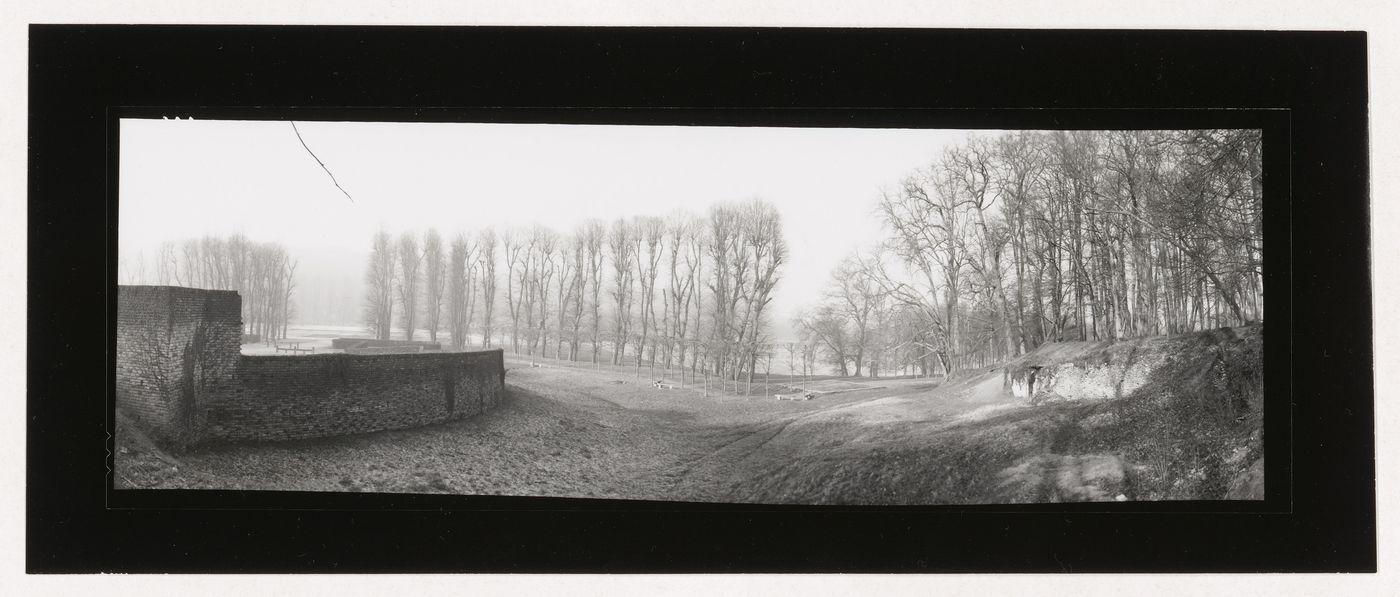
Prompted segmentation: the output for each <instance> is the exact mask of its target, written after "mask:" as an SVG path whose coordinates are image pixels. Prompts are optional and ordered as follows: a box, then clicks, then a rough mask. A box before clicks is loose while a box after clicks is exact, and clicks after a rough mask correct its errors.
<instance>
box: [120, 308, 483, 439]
mask: <svg viewBox="0 0 1400 597" xmlns="http://www.w3.org/2000/svg"><path fill="white" fill-rule="evenodd" d="M117 297H118V298H117V372H116V394H117V405H118V406H119V407H120V408H122V409H123V410H124V411H125V412H127V413H128V414H130V415H131V416H132V417H133V418H135V419H137V420H138V421H140V422H141V423H143V424H144V425H145V426H147V427H149V428H150V429H151V431H152V433H153V434H154V435H156V436H157V437H161V438H162V439H167V440H174V441H176V442H178V443H181V444H188V443H195V442H200V441H205V440H249V439H253V440H257V439H296V438H307V437H321V436H327V435H339V434H345V433H359V432H366V431H377V430H382V429H396V428H402V427H411V426H416V425H423V424H427V423H433V422H438V421H446V420H452V419H457V418H461V417H465V416H470V415H473V414H477V413H480V412H482V411H484V410H486V409H488V408H491V407H492V406H494V405H495V404H496V403H497V402H498V401H499V400H500V395H501V392H502V390H503V389H504V384H505V366H504V361H503V354H502V352H501V351H500V350H492V351H481V352H466V353H463V352H453V353H442V352H437V353H423V354H386V355H349V354H326V355H306V356H257V357H254V356H244V355H241V354H239V341H240V339H241V332H242V321H241V319H240V317H241V316H240V312H241V302H242V301H241V299H240V297H239V296H238V293H236V292H233V291H221V290H198V289H193V288H180V287H172V286H120V287H118V292H117Z"/></svg>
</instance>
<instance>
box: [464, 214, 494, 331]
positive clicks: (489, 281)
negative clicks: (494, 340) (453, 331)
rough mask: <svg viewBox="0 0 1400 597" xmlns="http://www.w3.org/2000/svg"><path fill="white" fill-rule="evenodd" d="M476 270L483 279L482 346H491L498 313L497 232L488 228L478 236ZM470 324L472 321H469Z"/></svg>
mask: <svg viewBox="0 0 1400 597" xmlns="http://www.w3.org/2000/svg"><path fill="white" fill-rule="evenodd" d="M476 247H477V250H476V253H477V260H476V264H477V265H476V270H477V272H478V275H479V277H480V278H481V345H482V346H483V347H489V346H491V345H492V344H491V332H492V331H493V330H494V329H495V328H494V323H495V321H494V317H495V311H496V231H495V230H494V229H492V228H486V229H485V230H482V231H481V234H479V235H478V236H477V241H476ZM468 322H469V323H470V319H468Z"/></svg>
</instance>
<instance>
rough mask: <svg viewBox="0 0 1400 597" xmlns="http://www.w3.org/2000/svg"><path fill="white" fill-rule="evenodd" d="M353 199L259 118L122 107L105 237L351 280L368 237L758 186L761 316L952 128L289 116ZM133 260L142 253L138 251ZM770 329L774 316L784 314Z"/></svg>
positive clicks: (657, 203) (717, 195)
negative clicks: (775, 263) (769, 212)
mask: <svg viewBox="0 0 1400 597" xmlns="http://www.w3.org/2000/svg"><path fill="white" fill-rule="evenodd" d="M297 127H298V128H299V129H300V131H301V134H302V137H303V138H304V139H305V141H306V143H307V145H309V146H310V147H311V149H312V151H314V152H316V155H317V156H319V157H320V158H321V160H322V161H324V162H325V164H326V166H327V167H328V168H329V169H330V171H331V172H332V173H334V174H335V177H336V180H338V181H339V182H340V184H341V186H343V187H344V188H345V189H346V191H348V192H349V193H350V195H352V196H353V197H354V203H351V202H350V200H348V199H346V197H345V196H344V195H342V194H341V193H340V191H339V190H337V189H336V188H335V186H334V185H333V184H332V183H331V180H330V178H329V177H328V176H327V175H326V173H325V172H324V171H322V170H321V168H320V167H319V166H318V165H317V164H316V162H315V160H313V159H312V157H311V156H310V155H308V154H307V153H306V150H305V149H303V148H302V146H301V144H300V143H299V142H298V141H297V138H296V135H295V134H294V132H293V130H292V128H291V125H290V124H288V123H287V122H281V121H278V122H271V121H189V120H185V121H175V120H149V119H148V120H132V119H125V120H123V121H122V123H121V164H120V168H121V170H120V216H119V222H120V229H119V230H120V232H119V235H120V245H119V246H120V251H121V253H122V255H124V256H130V255H133V254H134V252H135V251H139V250H145V251H147V255H148V257H147V259H148V260H149V259H150V256H151V255H153V253H154V247H155V246H157V245H158V244H159V243H160V242H161V241H164V240H178V239H183V238H188V237H192V236H201V235H204V234H216V235H225V234H228V233H231V232H234V231H242V232H243V233H244V234H246V235H247V236H248V237H250V238H252V239H254V240H259V241H279V242H282V243H283V244H285V245H286V246H287V247H288V249H289V250H290V251H291V252H292V254H293V255H295V256H296V257H297V258H299V259H300V260H301V263H302V265H301V267H302V271H303V272H307V271H321V272H335V273H336V275H343V276H345V277H349V278H353V279H355V280H358V276H359V275H360V272H361V271H362V268H363V266H364V256H365V255H366V254H367V252H368V247H369V244H370V236H371V235H372V234H373V233H374V231H375V230H377V229H378V228H379V227H380V226H381V225H383V226H386V227H387V228H388V229H389V230H390V231H392V232H394V233H398V232H400V231H402V230H406V229H413V230H423V229H426V228H428V227H430V226H435V227H437V228H438V229H439V231H441V232H442V233H443V234H444V236H447V237H450V236H451V235H452V234H453V233H455V232H457V231H459V230H463V231H469V230H475V229H478V228H481V227H484V226H487V225H493V226H495V227H497V229H498V230H500V229H504V228H507V227H511V226H516V225H526V224H530V223H533V222H540V223H542V224H545V225H548V226H550V227H552V228H554V229H556V230H559V231H561V232H568V231H570V230H572V229H573V227H574V225H575V224H576V223H578V222H580V221H582V220H584V219H587V218H591V217H596V218H602V219H604V220H609V221H610V220H612V219H614V218H617V217H630V216H633V215H638V214H655V215H666V214H668V213H670V212H671V211H673V210H676V209H688V210H690V211H692V212H695V213H696V214H698V215H703V214H704V213H705V210H706V209H708V207H709V206H710V205H711V204H713V203H716V202H721V201H733V200H742V199H747V198H752V197H759V198H762V199H765V200H767V201H769V202H771V203H773V204H774V205H775V206H777V208H778V209H779V211H780V212H781V213H782V217H783V224H784V232H785V234H786V237H787V240H788V243H789V245H790V247H791V261H790V262H789V264H788V265H787V268H786V271H785V274H784V276H783V280H782V282H781V283H780V285H779V287H778V288H777V289H776V291H775V299H774V311H773V312H774V315H775V318H776V319H775V322H782V323H786V318H787V317H788V316H789V315H790V314H791V313H792V312H793V310H795V309H796V308H799V307H801V306H803V305H806V304H808V303H811V302H814V301H815V300H816V297H817V295H818V293H820V292H821V291H822V289H823V287H824V286H825V284H826V282H827V280H828V278H829V275H830V271H831V269H832V268H833V267H834V266H835V265H836V264H837V262H838V261H839V260H840V259H841V258H842V257H844V256H845V255H847V254H849V253H850V252H851V251H853V250H855V249H857V248H866V247H869V246H871V245H873V244H874V243H876V242H878V241H879V240H880V239H881V238H882V233H881V229H880V226H879V222H878V219H877V218H876V217H875V215H874V213H873V211H872V210H873V208H874V205H875V201H876V200H877V198H878V195H879V190H880V188H881V187H882V186H885V187H892V186H893V185H895V184H897V183H898V182H899V180H900V179H901V178H902V177H903V176H905V175H907V174H908V173H910V172H911V171H912V170H914V169H915V168H918V167H921V166H923V165H925V164H927V163H930V162H931V161H932V160H933V159H934V158H935V157H936V156H937V155H938V154H939V153H940V151H941V149H942V147H943V146H945V145H946V144H948V143H949V142H957V141H961V140H962V139H964V138H965V137H966V135H967V133H966V132H959V131H946V130H913V129H803V128H754V127H682V126H593V125H587V126H583V125H548V124H441V123H360V122H298V123H297ZM148 267H149V266H148ZM784 327H785V326H784Z"/></svg>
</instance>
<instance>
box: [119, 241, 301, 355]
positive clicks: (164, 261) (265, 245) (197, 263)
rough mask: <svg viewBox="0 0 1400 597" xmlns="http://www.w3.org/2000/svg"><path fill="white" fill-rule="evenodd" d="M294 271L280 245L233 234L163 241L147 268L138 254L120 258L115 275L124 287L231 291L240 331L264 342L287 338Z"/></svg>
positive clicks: (292, 262)
mask: <svg viewBox="0 0 1400 597" xmlns="http://www.w3.org/2000/svg"><path fill="white" fill-rule="evenodd" d="M296 270H297V261H296V260H295V259H292V258H291V257H290V256H288V254H287V250H286V248H284V247H283V246H282V245H281V244H278V243H271V242H253V241H250V240H248V238H247V237H245V236H243V235H241V234H233V235H230V236H228V237H226V238H219V237H214V236H205V237H203V238H191V239H186V240H183V241H179V242H176V241H166V242H164V243H161V245H160V249H159V251H158V252H157V253H156V259H155V263H153V264H148V263H147V262H146V258H145V254H144V253H142V254H138V255H137V256H136V257H135V259H134V260H128V259H126V258H125V257H124V258H123V259H122V260H121V271H120V272H119V273H120V274H121V279H122V280H123V283H126V284H159V285H165V286H186V287H190V288H207V289H213V290H237V291H238V294H239V295H240V296H241V297H242V299H243V327H244V329H245V331H246V333H249V334H257V335H259V336H261V337H262V338H264V339H265V340H267V339H272V338H285V337H287V324H288V323H289V322H290V321H291V317H292V315H293V309H292V304H293V303H292V291H293V290H295V289H296Z"/></svg>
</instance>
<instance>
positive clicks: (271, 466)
mask: <svg viewBox="0 0 1400 597" xmlns="http://www.w3.org/2000/svg"><path fill="white" fill-rule="evenodd" d="M507 367H508V368H509V369H510V371H509V373H508V375H507V377H506V380H507V394H506V396H505V397H504V398H503V400H502V402H501V404H500V405H499V406H498V407H497V408H496V409H494V410H492V411H490V412H488V413H486V414H483V415H480V416H477V417H473V418H471V419H467V420H463V421H457V422H452V423H446V424H440V425H432V426H427V427H422V428H417V429H409V430H398V431H385V432H379V433H372V434H364V435H357V436H349V437H340V438H328V439H319V440H306V441H294V442H281V443H263V444H244V445H227V446H216V447H205V448H200V449H197V450H194V451H190V452H186V453H182V454H179V455H178V457H171V456H170V455H168V454H164V453H161V452H159V450H158V449H157V448H156V447H155V446H153V445H151V444H150V443H149V442H147V441H145V440H144V438H143V437H141V435H140V434H139V432H136V431H134V430H133V429H132V427H131V426H130V425H126V424H124V423H123V422H120V421H119V425H118V437H117V445H118V454H117V455H116V458H115V461H116V470H115V474H114V483H115V484H116V486H117V487H118V488H123V487H156V488H218V489H279V490H303V491H374V492H412V493H457V494H495V495H547V496H559V497H591V498H622V499H652V500H675V501H739V502H759V503H794V502H795V503H863V504H911V503H924V504H928V503H988V502H1034V501H1077V500H1115V499H1116V500H1120V501H1121V500H1125V499H1221V498H1224V497H1225V493H1226V492H1227V491H1228V490H1230V488H1231V480H1232V479H1234V478H1235V477H1236V476H1237V474H1238V473H1239V472H1241V471H1245V470H1246V469H1250V470H1255V471H1256V473H1258V474H1259V475H1262V472H1259V471H1262V467H1253V468H1251V464H1253V463H1255V462H1257V461H1258V458H1261V457H1262V445H1261V442H1260V437H1259V433H1260V432H1259V431H1258V428H1259V422H1258V419H1257V417H1256V416H1254V415H1251V417H1252V418H1250V419H1248V420H1244V422H1243V423H1241V422H1239V421H1225V422H1223V423H1219V422H1213V421H1214V419H1212V420H1211V421H1205V420H1204V419H1202V418H1201V417H1202V415H1200V413H1208V412H1209V409H1202V408H1200V405H1199V401H1200V400H1202V397H1201V395H1200V393H1199V392H1196V393H1192V392H1176V393H1169V392H1139V393H1138V394H1137V395H1134V396H1132V397H1128V398H1123V399H1119V400H1111V401H1105V402H1094V403H1059V404H1042V405H1037V406H1029V405H1026V404H1023V403H1021V402H1018V401H1015V400H1014V399H1013V398H1012V397H1011V396H1010V395H1008V394H1007V393H1006V392H1005V391H1004V390H1003V378H1002V373H1001V371H1000V370H989V371H986V372H983V373H981V374H971V375H964V376H961V377H960V379H955V380H954V381H951V382H948V383H946V384H944V385H941V386H938V387H933V386H934V383H935V382H931V381H930V380H926V379H881V380H878V381H876V382H870V381H869V380H855V381H857V382H859V383H865V384H877V385H879V386H882V387H878V388H872V389H859V388H860V386H856V389H850V388H845V389H844V390H843V391H841V392H838V393H831V394H824V395H818V396H817V397H815V398H814V399H812V400H808V401H790V400H776V399H774V398H773V397H772V396H771V395H769V396H767V397H761V396H733V395H723V396H721V395H718V394H717V392H712V393H711V394H710V395H709V396H708V397H707V396H703V395H702V394H701V393H700V392H697V391H694V390H693V389H690V388H687V389H684V390H681V389H669V390H668V389H659V388H656V387H653V385H652V383H651V380H649V379H647V378H646V372H645V371H643V373H642V378H641V379H636V377H635V376H634V375H627V374H626V373H624V372H621V371H609V370H592V369H590V368H587V367H566V366H552V367H551V366H546V367H532V366H531V365H530V363H529V361H528V360H525V361H522V360H519V359H516V358H510V359H508V362H507ZM793 385H797V384H793ZM776 387H778V386H777V385H776V384H775V386H773V387H770V390H772V389H774V388H776ZM784 387H785V388H786V386H784ZM775 391H776V390H775ZM1222 399H1226V400H1228V399H1230V398H1229V397H1224V398H1222ZM1236 414H1237V413H1236ZM1217 418H1218V417H1217ZM1203 421H1204V422H1203ZM1203 425H1205V426H1204V427H1203ZM1236 485H1237V484H1236ZM1259 486H1260V487H1262V481H1260V483H1259ZM1247 495H1248V492H1245V493H1241V490H1239V489H1238V488H1236V489H1235V491H1234V492H1232V494H1231V497H1232V498H1238V497H1241V496H1247Z"/></svg>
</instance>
